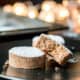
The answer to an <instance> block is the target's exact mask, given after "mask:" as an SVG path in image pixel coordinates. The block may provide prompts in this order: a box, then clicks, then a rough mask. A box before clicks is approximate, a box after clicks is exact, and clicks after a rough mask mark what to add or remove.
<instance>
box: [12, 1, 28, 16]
mask: <svg viewBox="0 0 80 80" xmlns="http://www.w3.org/2000/svg"><path fill="white" fill-rule="evenodd" d="M13 13H15V14H16V15H18V16H27V6H26V5H25V4H24V3H20V2H17V3H15V4H14V5H13Z"/></svg>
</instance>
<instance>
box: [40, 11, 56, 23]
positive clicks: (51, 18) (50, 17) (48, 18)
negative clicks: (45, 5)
mask: <svg viewBox="0 0 80 80" xmlns="http://www.w3.org/2000/svg"><path fill="white" fill-rule="evenodd" d="M39 19H41V20H43V21H45V22H48V23H54V22H55V15H54V12H53V11H50V12H47V11H41V12H40V15H39Z"/></svg>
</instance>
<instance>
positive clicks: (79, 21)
mask: <svg viewBox="0 0 80 80" xmlns="http://www.w3.org/2000/svg"><path fill="white" fill-rule="evenodd" d="M77 23H78V25H79V26H80V15H78V16H77Z"/></svg>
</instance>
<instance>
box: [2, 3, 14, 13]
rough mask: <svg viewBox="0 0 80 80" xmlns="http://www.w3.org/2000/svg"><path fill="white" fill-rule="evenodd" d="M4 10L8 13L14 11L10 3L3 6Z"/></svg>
mask: <svg viewBox="0 0 80 80" xmlns="http://www.w3.org/2000/svg"><path fill="white" fill-rule="evenodd" d="M3 11H4V12H7V13H12V11H13V7H12V5H9V4H7V5H5V6H4V7H3Z"/></svg>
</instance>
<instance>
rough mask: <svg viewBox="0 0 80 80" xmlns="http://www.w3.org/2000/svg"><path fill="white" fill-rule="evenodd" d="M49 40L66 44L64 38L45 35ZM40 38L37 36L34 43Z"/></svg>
mask: <svg viewBox="0 0 80 80" xmlns="http://www.w3.org/2000/svg"><path fill="white" fill-rule="evenodd" d="M45 36H46V37H47V38H49V39H51V40H53V41H56V42H57V43H59V44H65V40H64V39H63V37H61V36H58V35H45ZM39 38H40V37H39V36H35V37H34V38H33V39H32V41H33V42H34V41H37V40H38V39H39Z"/></svg>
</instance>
